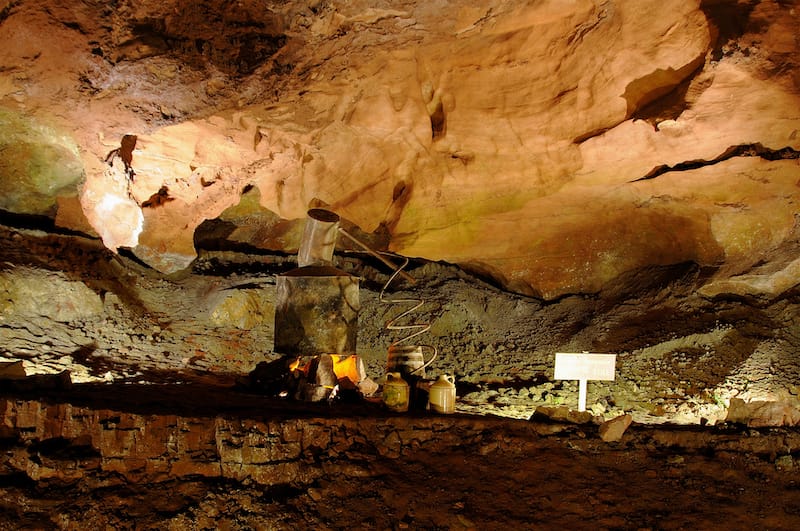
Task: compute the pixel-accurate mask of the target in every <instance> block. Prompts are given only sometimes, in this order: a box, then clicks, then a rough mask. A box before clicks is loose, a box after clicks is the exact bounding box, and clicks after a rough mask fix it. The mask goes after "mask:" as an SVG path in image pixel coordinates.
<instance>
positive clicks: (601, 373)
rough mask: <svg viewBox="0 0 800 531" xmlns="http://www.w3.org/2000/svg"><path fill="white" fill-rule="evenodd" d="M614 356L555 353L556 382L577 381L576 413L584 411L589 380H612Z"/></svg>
mask: <svg viewBox="0 0 800 531" xmlns="http://www.w3.org/2000/svg"><path fill="white" fill-rule="evenodd" d="M616 364H617V355H616V354H589V353H588V352H583V353H581V354H573V353H566V352H556V365H555V374H554V375H553V377H554V378H555V379H556V380H578V384H579V385H578V411H586V384H587V382H588V381H589V380H606V381H608V380H613V379H614V368H615V366H616Z"/></svg>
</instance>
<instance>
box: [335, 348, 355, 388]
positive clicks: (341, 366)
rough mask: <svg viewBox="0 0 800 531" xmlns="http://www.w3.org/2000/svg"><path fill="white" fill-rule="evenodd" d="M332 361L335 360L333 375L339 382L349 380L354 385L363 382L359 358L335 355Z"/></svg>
mask: <svg viewBox="0 0 800 531" xmlns="http://www.w3.org/2000/svg"><path fill="white" fill-rule="evenodd" d="M331 359H332V360H333V373H334V374H335V375H336V378H337V379H338V380H339V381H342V380H343V379H344V378H348V379H349V380H350V382H352V383H354V384H357V383H358V382H360V381H361V376H362V374H361V372H360V371H359V365H358V361H359V360H358V356H347V355H339V354H334V355H332V356H331Z"/></svg>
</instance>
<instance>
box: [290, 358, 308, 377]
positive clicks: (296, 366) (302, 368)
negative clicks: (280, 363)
mask: <svg viewBox="0 0 800 531" xmlns="http://www.w3.org/2000/svg"><path fill="white" fill-rule="evenodd" d="M301 363H302V360H301V359H300V358H297V359H296V360H294V361H293V362H292V363H290V364H289V371H291V372H302V373H303V374H305V375H308V369H309V368H310V367H311V362H310V361H307V362H306V363H305V365H301Z"/></svg>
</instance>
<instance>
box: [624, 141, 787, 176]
mask: <svg viewBox="0 0 800 531" xmlns="http://www.w3.org/2000/svg"><path fill="white" fill-rule="evenodd" d="M733 157H761V158H762V159H764V160H771V161H772V160H787V159H800V151H798V150H796V149H794V148H791V147H789V146H786V147H783V148H780V149H771V148H767V147H764V146H763V145H761V144H760V143H755V144H740V145H738V146H731V147H730V148H728V149H727V150H726V151H725V152H723V153H722V154H721V155H719V156H718V157H715V158H713V159H710V160H702V159H701V160H688V161H686V162H679V163H678V164H675V165H674V166H670V165H668V164H662V165H660V166H656V167H655V168H653V169H652V170H650V172H648V173H647V174H646V175H644V176H643V177H639V178H638V179H634V180H632V181H628V182H630V183H636V182H639V181H647V180H650V179H655V178H656V177H659V176H661V175H664V174H665V173H668V172H672V171H686V170H696V169H698V168H702V167H703V166H713V165H714V164H717V163H719V162H724V161H726V160H728V159H732V158H733Z"/></svg>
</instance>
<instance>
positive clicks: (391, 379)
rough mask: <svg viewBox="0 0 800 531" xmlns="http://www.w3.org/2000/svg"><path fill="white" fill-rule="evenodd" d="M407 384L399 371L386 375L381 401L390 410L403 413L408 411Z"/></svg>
mask: <svg viewBox="0 0 800 531" xmlns="http://www.w3.org/2000/svg"><path fill="white" fill-rule="evenodd" d="M408 400H409V386H408V383H407V382H406V381H405V380H403V377H402V376H401V375H400V373H399V372H390V373H388V374H387V375H386V383H384V384H383V403H384V404H386V407H388V408H389V409H391V410H392V411H397V412H400V413H403V412H405V411H408Z"/></svg>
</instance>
